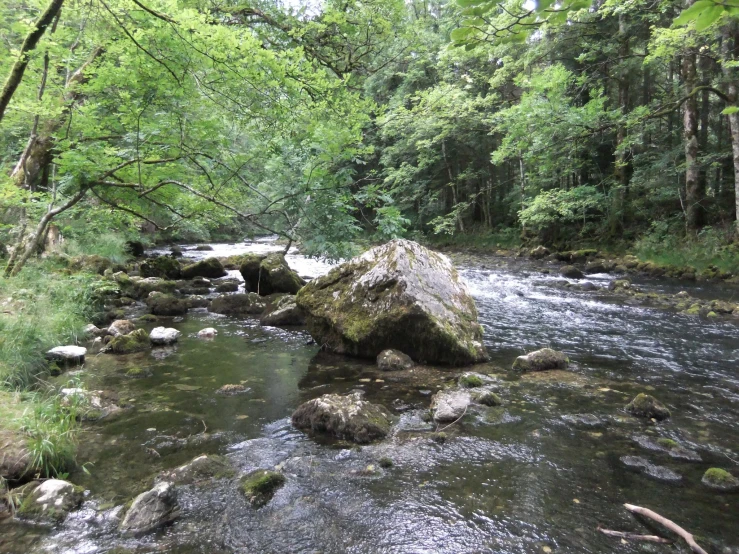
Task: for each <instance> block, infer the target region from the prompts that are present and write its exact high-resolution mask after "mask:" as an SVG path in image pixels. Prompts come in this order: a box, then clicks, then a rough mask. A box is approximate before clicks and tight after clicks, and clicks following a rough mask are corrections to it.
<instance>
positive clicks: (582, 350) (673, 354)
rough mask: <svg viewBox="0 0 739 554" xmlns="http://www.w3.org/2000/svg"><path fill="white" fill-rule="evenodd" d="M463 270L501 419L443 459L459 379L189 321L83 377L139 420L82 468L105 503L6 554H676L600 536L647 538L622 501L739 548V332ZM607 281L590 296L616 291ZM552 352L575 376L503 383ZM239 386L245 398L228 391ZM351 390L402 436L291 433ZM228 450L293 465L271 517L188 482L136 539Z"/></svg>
mask: <svg viewBox="0 0 739 554" xmlns="http://www.w3.org/2000/svg"><path fill="white" fill-rule="evenodd" d="M217 248H219V251H217V252H215V253H216V254H217V255H228V254H231V253H237V251H244V250H245V249H246V248H247V247H244V246H243V245H242V246H239V247H238V249H237V248H234V247H224V246H220V247H217ZM248 248H249V249H250V250H264V249H269V248H273V246H272V245H271V244H269V243H257V244H251V245H248ZM189 254H191V255H192V256H196V255H197V256H202V255H212V254H213V253H202V252H198V253H197V254H196V253H194V252H189ZM290 263H291V265H293V266H294V267H296V269H297V270H298V271H299V272H300V273H301V274H305V275H316V274H319V273H321V272H323V271H325V270H326V266H325V265H324V264H321V263H320V262H316V261H312V260H305V259H303V258H301V257H300V256H299V255H297V254H294V255H292V256H291V257H290ZM457 263H458V264H459V265H460V267H461V269H462V274H463V276H464V278H465V279H466V281H467V282H468V284H469V286H470V288H471V290H472V293H473V295H474V296H475V299H476V301H477V305H478V309H479V311H480V319H481V322H482V324H483V326H484V329H485V342H486V345H487V346H488V348H489V350H490V352H491V355H492V362H491V363H490V364H486V365H484V366H480V367H477V368H475V369H476V371H480V372H481V373H487V374H491V375H492V376H493V377H494V378H495V379H496V386H497V388H498V392H499V394H500V396H501V397H503V399H504V401H505V403H504V405H503V406H502V407H497V408H486V407H482V406H480V407H475V408H474V409H471V411H470V413H468V415H467V416H466V417H465V419H464V420H462V421H461V422H460V423H458V424H456V425H454V426H453V427H451V428H449V429H446V431H445V432H446V433H447V434H448V439H447V441H446V442H445V443H443V444H439V443H437V442H434V441H432V440H431V439H430V433H431V432H432V431H434V430H435V426H434V425H432V424H428V423H426V422H425V421H424V419H423V417H422V416H423V413H424V410H425V408H427V406H428V403H429V398H430V393H431V392H434V391H436V390H437V389H438V388H440V387H443V386H444V385H445V384H446V383H447V382H449V381H451V380H453V379H454V378H455V376H456V375H457V374H458V373H457V372H452V371H448V370H436V369H423V368H421V369H418V370H417V371H416V372H415V373H414V375H413V376H412V377H409V378H400V377H398V376H396V375H392V374H386V373H382V372H379V371H377V370H376V368H375V367H374V365H372V364H371V363H365V362H361V361H355V360H349V359H346V358H342V357H337V356H331V355H326V354H321V353H319V352H318V351H317V348H316V347H315V346H308V345H306V343H307V341H308V338H309V337H308V336H307V335H306V334H305V333H303V332H300V331H285V330H279V329H274V328H261V327H259V325H258V323H257V322H256V321H254V320H236V319H230V318H226V317H222V316H217V315H213V314H208V313H207V312H202V311H201V312H199V311H194V312H191V313H190V314H189V315H188V316H187V318H186V319H184V320H181V321H178V320H175V321H174V322H173V323H172V326H174V327H176V328H178V329H180V330H181V331H182V332H183V336H182V337H181V339H180V343H179V344H178V345H177V346H176V348H174V349H171V350H164V349H157V350H154V351H152V352H151V353H145V354H139V355H135V356H129V357H111V356H106V355H99V356H96V357H90V358H89V360H88V363H87V365H86V368H85V370H84V371H83V372H81V373H80V374H79V375H78V376H77V378H79V379H81V380H82V381H83V382H84V384H85V386H86V387H87V388H89V389H93V390H94V389H113V390H115V391H117V392H118V393H119V396H120V399H121V403H122V404H126V405H128V406H129V407H128V408H127V409H126V410H125V411H124V412H122V413H121V414H119V415H117V416H113V417H111V418H109V419H106V420H102V421H100V422H97V423H94V424H92V425H90V427H89V428H88V429H87V430H86V431H85V434H84V436H83V437H82V444H81V449H80V459H82V460H88V461H89V462H90V465H89V466H88V470H89V472H90V475H87V474H86V473H84V472H82V471H78V472H77V473H75V474H74V475H72V476H71V478H72V480H73V481H75V482H77V483H80V484H82V485H84V486H85V487H87V488H88V489H89V490H90V494H89V496H88V500H87V501H86V503H85V504H84V506H83V509H82V510H80V511H79V512H77V513H75V514H74V515H73V516H71V517H70V518H69V519H68V520H67V521H66V522H65V523H64V524H63V525H61V526H59V527H57V528H55V529H41V528H38V527H30V526H24V525H22V524H18V523H12V524H4V525H2V526H0V552H18V553H23V552H73V553H92V552H109V551H114V550H113V549H115V548H120V549H123V550H118V551H116V552H119V551H124V552H128V551H130V552H182V553H190V552H192V553H194V552H203V553H209V552H239V553H242V552H243V553H251V552H265V553H298V552H300V553H319V552H321V553H340V552H352V553H375V552H383V553H384V552H387V553H408V554H411V553H413V554H415V553H427V552H429V553H430V552H434V553H435V552H443V553H471V552H491V553H517V552H521V553H528V552H550V551H551V552H572V553H576V552H593V553H596V552H612V551H619V552H662V551H667V550H668V549H670V548H671V547H667V546H658V545H651V544H648V543H628V544H622V543H620V542H619V540H618V539H613V538H609V537H606V536H604V535H602V534H601V533H599V532H598V531H597V527H598V526H599V525H602V526H604V527H607V528H611V529H619V530H625V531H634V532H641V533H644V532H647V533H648V532H651V531H650V530H649V529H648V528H647V527H645V526H643V525H642V524H640V523H639V522H637V521H636V520H635V519H633V518H632V517H631V516H630V515H629V514H628V513H627V512H626V511H625V510H624V509H623V507H622V504H623V503H624V502H629V503H633V504H638V505H643V506H646V507H649V508H651V509H653V510H655V511H657V512H658V513H661V514H662V515H664V516H666V517H668V518H670V519H673V520H674V521H676V522H677V523H678V524H681V525H683V526H684V527H686V528H688V529H689V530H690V531H691V532H693V533H694V534H695V535H696V536H697V537H698V538H699V541H700V542H701V543H702V544H703V546H704V547H706V548H709V550H711V549H712V550H713V551H716V552H739V524H738V522H739V495H737V494H721V493H716V492H714V491H711V490H709V489H707V488H706V487H705V486H704V485H702V484H701V482H700V478H701V475H702V474H703V472H704V471H705V470H706V469H707V468H708V467H711V466H718V467H723V468H726V469H732V470H736V468H737V460H739V425H738V423H739V371H738V370H737V367H739V363H737V362H738V361H739V360H738V358H739V327H738V326H737V325H735V324H734V323H731V322H715V321H711V322H708V321H705V320H699V319H697V318H692V317H688V316H683V315H679V314H672V313H669V312H665V311H659V310H650V309H645V308H639V307H634V306H626V305H622V304H619V303H615V302H614V299H613V298H612V297H611V296H609V295H607V294H603V293H597V292H596V293H592V292H591V293H584V292H572V291H565V290H562V289H561V288H559V287H557V286H555V280H554V279H553V278H550V277H547V276H546V275H542V274H541V273H539V272H538V271H537V270H536V269H535V268H532V267H529V266H526V265H523V266H521V265H513V262H505V261H500V260H494V259H483V258H469V257H460V258H459V259H458V260H457ZM481 267H486V268H487V269H480V268H481ZM607 279H608V276H596V277H595V278H594V279H593V281H594V282H596V283H597V284H599V285H604V284H605V283H606V282H607ZM646 285H647V286H649V287H653V288H655V289H657V288H659V287H665V286H669V284H668V285H665V284H664V283H662V282H654V283H647V284H646ZM714 288H715V286H714ZM711 292H712V286H711V285H704V286H702V289H701V293H702V294H706V295H710V294H711ZM715 292H716V294H715V295H714V297H718V296H719V295H725V294H726V291H725V290H720V289H718V288H716V291H715ZM211 326H212V327H215V328H217V329H218V336H217V337H216V339H215V340H213V341H204V340H202V339H198V338H197V337H196V334H197V331H198V330H200V329H202V328H204V327H211ZM542 346H552V347H554V348H558V349H562V350H564V351H565V352H567V353H568V355H569V356H570V359H571V360H572V362H573V364H572V366H571V371H568V372H544V373H540V374H535V375H526V376H524V377H522V378H518V377H516V376H513V375H510V374H509V373H508V372H507V371H506V370H505V368H507V367H509V366H510V364H511V363H512V361H513V359H514V358H515V356H516V355H518V354H520V353H523V352H525V351H528V350H531V349H535V348H540V347H542ZM131 367H140V368H142V369H145V370H146V371H147V372H148V373H150V376H149V377H146V378H143V379H130V378H128V377H126V376H125V373H126V371H127V370H128V369H130V368H131ZM235 383H241V384H243V385H245V386H246V387H249V391H248V392H247V393H245V394H243V395H238V396H230V397H229V396H221V395H217V394H215V391H216V390H217V389H218V388H219V387H220V386H222V385H224V384H235ZM351 390H363V391H365V393H366V396H367V398H369V399H371V400H373V401H377V402H381V403H383V404H385V405H386V406H387V407H388V408H390V409H392V410H395V411H396V413H398V415H399V424H398V426H397V428H396V431H395V432H394V434H393V436H392V437H390V438H389V439H387V440H385V441H383V442H381V443H378V444H376V445H372V446H365V447H362V448H361V449H360V448H356V447H353V446H352V445H348V444H335V443H334V444H332V443H327V442H325V441H323V442H316V441H314V440H312V439H309V438H307V437H305V436H304V435H303V434H302V433H300V432H297V431H295V430H294V429H292V427H291V425H290V422H289V416H290V414H291V413H292V410H293V409H294V408H295V407H296V406H297V405H298V404H299V403H300V402H302V401H305V400H307V399H309V398H313V397H315V396H318V395H321V394H325V393H327V392H334V391H338V392H348V391H351ZM642 391H647V392H651V393H652V394H654V395H655V396H657V397H659V398H660V399H661V400H662V401H664V402H665V403H666V404H668V406H669V407H670V408H671V409H672V411H673V418H672V419H671V420H669V421H668V422H667V423H664V424H659V425H657V424H654V423H649V422H644V421H641V420H636V419H635V418H632V417H630V416H628V415H627V414H625V413H624V412H623V410H622V408H623V406H624V405H625V404H626V403H627V402H628V400H629V399H630V398H631V397H633V396H634V395H635V394H636V393H637V392H642ZM660 437H664V438H671V439H673V440H676V441H677V442H679V443H680V445H682V446H683V447H684V448H685V449H688V450H690V451H692V452H694V453H697V454H698V455H699V456H700V458H701V461H686V460H683V459H679V458H674V457H672V456H670V455H669V453H667V452H662V451H656V450H650V449H648V448H645V447H644V446H640V444H647V443H648V442H649V440H650V439H651V440H652V441H653V440H655V439H657V438H660ZM154 451H156V452H154ZM211 452H212V453H225V454H227V455H228V456H229V457H230V459H231V460H232V461H233V463H234V465H235V466H236V467H237V468H238V471H239V472H240V473H241V472H247V471H250V470H252V469H255V468H273V467H278V468H279V469H281V470H282V471H283V473H284V474H285V475H286V476H287V484H286V485H285V487H283V488H282V489H281V490H279V491H278V493H277V494H276V496H275V497H274V499H273V500H272V501H271V502H270V503H269V504H268V505H267V506H265V507H264V508H262V509H260V510H254V509H253V508H251V507H249V506H248V505H247V503H246V502H245V501H244V500H243V498H242V497H241V495H240V493H239V492H238V490H237V483H236V482H235V481H234V480H229V479H226V480H221V481H218V482H216V483H215V484H212V485H207V486H200V487H198V486H186V487H181V488H180V489H179V499H180V503H181V505H182V508H183V509H182V517H181V518H180V519H179V520H178V521H177V522H175V523H174V524H173V525H172V526H170V527H168V528H166V529H164V530H162V531H160V532H158V533H156V534H153V535H149V536H147V537H145V538H143V539H122V538H120V537H119V536H118V534H117V533H116V531H115V528H116V522H117V520H116V515H117V514H118V513H119V510H120V506H121V505H123V504H124V503H125V502H127V501H128V500H130V499H131V498H132V497H133V496H135V495H136V494H138V493H139V492H142V491H143V490H146V489H147V488H148V487H149V486H150V485H151V481H152V479H153V477H154V476H155V475H156V474H157V473H158V472H159V471H161V470H162V469H165V468H171V467H174V466H177V465H180V464H182V463H184V462H186V461H188V460H190V459H192V458H193V457H194V456H196V455H199V454H201V453H211ZM625 455H631V456H640V457H643V458H645V459H646V460H647V461H648V462H649V463H651V464H654V465H657V466H663V467H664V468H667V469H670V470H672V471H673V472H675V473H677V474H678V475H679V476H680V477H681V478H680V480H679V481H677V482H665V481H661V480H658V479H655V478H653V477H650V476H648V475H646V474H645V473H644V472H639V471H636V470H634V469H631V468H629V467H627V466H626V465H625V464H624V463H623V462H622V461H620V458H621V457H623V456H625ZM386 457H387V458H390V459H391V460H392V461H393V466H392V467H390V468H386V469H382V468H380V466H379V464H378V461H379V460H380V459H381V458H386ZM368 466H372V467H368ZM672 549H673V550H677V551H680V552H685V551H686V549H685V548H684V547H683V546H682V545H677V547H672Z"/></svg>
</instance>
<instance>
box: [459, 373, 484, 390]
mask: <svg viewBox="0 0 739 554" xmlns="http://www.w3.org/2000/svg"><path fill="white" fill-rule="evenodd" d="M483 384H484V382H483V380H482V377H480V376H479V375H478V374H476V373H465V374H464V375H462V376H460V377H459V386H460V387H462V388H463V389H474V388H475V387H481V386H482V385H483Z"/></svg>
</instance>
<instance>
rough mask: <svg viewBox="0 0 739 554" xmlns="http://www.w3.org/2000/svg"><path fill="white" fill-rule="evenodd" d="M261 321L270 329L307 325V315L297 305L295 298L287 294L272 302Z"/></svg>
mask: <svg viewBox="0 0 739 554" xmlns="http://www.w3.org/2000/svg"><path fill="white" fill-rule="evenodd" d="M259 321H260V323H261V324H262V325H266V326H270V327H290V326H295V325H305V314H303V310H301V309H300V308H298V306H297V304H296V303H295V296H293V295H291V294H286V295H284V296H281V297H280V298H278V299H277V300H276V301H275V302H270V303H269V304H268V305H267V307H266V308H265V310H264V313H263V314H262V317H261V318H260V320H259Z"/></svg>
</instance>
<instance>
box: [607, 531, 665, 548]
mask: <svg viewBox="0 0 739 554" xmlns="http://www.w3.org/2000/svg"><path fill="white" fill-rule="evenodd" d="M598 531H600V532H601V533H603V534H604V535H608V536H609V537H618V538H620V539H625V540H629V541H647V542H657V543H661V544H672V541H671V540H670V539H666V538H664V537H658V536H657V535H639V534H638V533H625V532H624V531H613V530H611V529H603V528H602V527H598Z"/></svg>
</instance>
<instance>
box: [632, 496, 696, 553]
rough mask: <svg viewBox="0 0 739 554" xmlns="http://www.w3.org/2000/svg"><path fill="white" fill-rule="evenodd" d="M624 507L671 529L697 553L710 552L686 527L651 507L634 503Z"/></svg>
mask: <svg viewBox="0 0 739 554" xmlns="http://www.w3.org/2000/svg"><path fill="white" fill-rule="evenodd" d="M624 508H626V509H627V510H628V511H630V512H631V513H632V514H639V515H640V516H644V517H646V518H649V519H651V520H652V521H656V522H657V523H659V524H660V525H662V526H664V527H665V528H667V529H669V530H670V531H672V532H673V533H675V534H676V535H678V536H679V537H680V538H681V539H683V540H684V541H685V542H686V543H688V546H690V549H691V550H692V551H693V552H695V554H708V552H706V551H705V550H703V549H702V548H701V547H700V546H699V545H698V543H697V542H695V539H694V538H693V535H692V534H690V533H688V532H687V531H686V530H685V529H683V528H682V527H680V526H679V525H678V524H677V523H675V522H674V521H670V520H669V519H667V518H666V517H663V516H661V515H659V514H658V513H657V512H653V511H652V510H650V509H649V508H642V507H641V506H634V505H633V504H624Z"/></svg>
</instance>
